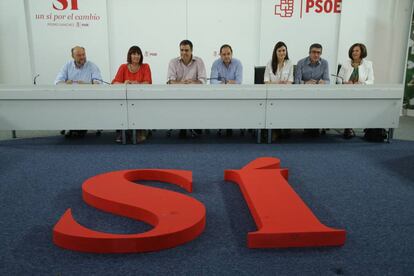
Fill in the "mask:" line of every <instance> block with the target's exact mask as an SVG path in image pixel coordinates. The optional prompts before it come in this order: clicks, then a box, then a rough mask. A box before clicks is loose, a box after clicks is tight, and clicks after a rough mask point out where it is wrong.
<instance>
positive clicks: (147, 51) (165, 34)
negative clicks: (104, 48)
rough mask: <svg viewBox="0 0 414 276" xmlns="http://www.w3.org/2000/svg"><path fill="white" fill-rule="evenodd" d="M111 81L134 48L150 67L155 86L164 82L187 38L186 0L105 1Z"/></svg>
mask: <svg viewBox="0 0 414 276" xmlns="http://www.w3.org/2000/svg"><path fill="white" fill-rule="evenodd" d="M108 14H109V34H110V35H109V40H110V42H109V45H110V60H111V78H110V80H112V79H113V78H114V77H115V74H116V72H117V70H118V67H119V65H121V64H122V63H126V58H127V53H128V49H129V48H130V47H131V46H133V45H137V46H139V47H140V48H141V50H142V52H143V54H144V63H148V64H149V65H150V67H151V72H152V81H153V83H154V84H163V83H164V84H165V83H166V81H167V71H168V63H169V61H170V60H171V59H172V58H174V57H178V56H179V54H180V51H179V46H178V44H179V43H180V41H181V40H183V39H185V38H186V31H187V30H186V14H187V10H186V0H175V1H165V0H140V1H136V0H122V1H119V0H117V1H115V0H109V1H108Z"/></svg>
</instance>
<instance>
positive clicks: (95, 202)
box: [53, 169, 206, 253]
mask: <svg viewBox="0 0 414 276" xmlns="http://www.w3.org/2000/svg"><path fill="white" fill-rule="evenodd" d="M135 180H153V181H161V182H168V183H171V184H176V185H178V186H181V187H182V188H184V189H186V190H187V191H189V192H191V191H192V173H191V172H190V171H178V170H155V169H154V170H151V169H145V170H126V171H117V172H110V173H106V174H101V175H97V176H94V177H92V178H90V179H88V180H86V181H85V183H84V184H83V185H82V192H83V199H84V200H85V202H86V203H88V204H89V205H91V206H93V207H95V208H97V209H100V210H103V211H106V212H110V213H113V214H116V215H121V216H125V217H129V218H132V219H136V220H141V221H144V222H147V223H149V224H151V225H153V226H154V228H153V229H152V230H150V231H148V232H145V233H139V234H130V235H123V234H122V235H121V234H108V233H102V232H98V231H93V230H90V229H88V228H86V227H83V226H81V225H80V224H78V223H77V222H76V221H75V220H74V218H73V217H72V213H71V209H68V210H67V211H66V212H65V214H64V215H63V216H62V217H61V219H60V220H59V221H58V223H57V224H56V225H55V227H54V228H53V242H54V243H55V244H56V245H58V246H61V247H63V248H66V249H72V250H77V251H84V252H94V253H133V252H146V251H157V250H162V249H166V248H171V247H174V246H178V245H180V244H183V243H186V242H189V241H191V240H193V239H195V238H196V237H197V236H199V235H200V234H201V233H202V232H203V230H204V227H205V216H206V210H205V207H204V205H203V204H202V203H201V202H199V201H198V200H196V199H194V198H191V197H189V196H186V195H183V194H180V193H177V192H172V191H168V190H164V189H159V188H154V187H148V186H145V185H142V184H136V183H133V182H131V181H135Z"/></svg>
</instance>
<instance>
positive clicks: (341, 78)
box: [331, 74, 344, 84]
mask: <svg viewBox="0 0 414 276" xmlns="http://www.w3.org/2000/svg"><path fill="white" fill-rule="evenodd" d="M331 76H333V77H336V78H338V79H340V80H341V84H343V83H344V78H343V77H341V76H338V75H335V74H331Z"/></svg>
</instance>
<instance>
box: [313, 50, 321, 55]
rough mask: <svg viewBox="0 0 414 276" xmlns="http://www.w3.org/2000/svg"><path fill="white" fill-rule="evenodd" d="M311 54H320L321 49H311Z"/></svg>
mask: <svg viewBox="0 0 414 276" xmlns="http://www.w3.org/2000/svg"><path fill="white" fill-rule="evenodd" d="M311 54H317V55H320V54H322V51H314V50H312V51H311Z"/></svg>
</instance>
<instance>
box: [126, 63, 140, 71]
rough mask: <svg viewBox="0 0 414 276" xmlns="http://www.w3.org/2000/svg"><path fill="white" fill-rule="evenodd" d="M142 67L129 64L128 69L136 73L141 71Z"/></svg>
mask: <svg viewBox="0 0 414 276" xmlns="http://www.w3.org/2000/svg"><path fill="white" fill-rule="evenodd" d="M139 67H140V65H138V66H137V67H134V65H132V64H128V69H129V71H130V72H131V73H136V72H138V70H139Z"/></svg>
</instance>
